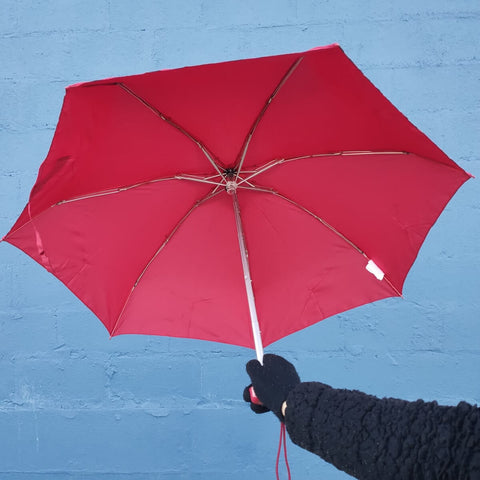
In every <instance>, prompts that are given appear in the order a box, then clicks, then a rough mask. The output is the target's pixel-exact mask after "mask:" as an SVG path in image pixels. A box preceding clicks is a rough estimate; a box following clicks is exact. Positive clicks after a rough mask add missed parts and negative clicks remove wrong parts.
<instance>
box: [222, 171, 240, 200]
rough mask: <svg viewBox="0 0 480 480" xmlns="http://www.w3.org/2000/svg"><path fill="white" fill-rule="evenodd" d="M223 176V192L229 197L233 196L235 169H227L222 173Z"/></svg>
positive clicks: (235, 187) (235, 185) (234, 190)
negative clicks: (224, 181)
mask: <svg viewBox="0 0 480 480" xmlns="http://www.w3.org/2000/svg"><path fill="white" fill-rule="evenodd" d="M224 175H225V180H226V183H225V190H226V191H227V193H228V194H229V195H233V194H234V193H235V192H236V191H237V186H238V184H237V182H236V180H237V170H236V169H235V168H227V169H225V172H224Z"/></svg>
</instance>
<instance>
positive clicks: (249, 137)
mask: <svg viewBox="0 0 480 480" xmlns="http://www.w3.org/2000/svg"><path fill="white" fill-rule="evenodd" d="M302 60H303V57H300V58H297V60H296V61H295V62H294V63H293V64H292V65H291V66H290V68H289V69H288V70H287V72H286V73H285V75H284V76H283V77H282V78H281V80H280V82H279V83H278V85H277V86H276V87H275V90H274V91H273V92H272V94H271V95H270V97H268V100H267V101H266V102H265V105H264V106H263V108H262V110H260V113H259V114H258V115H257V118H256V119H255V122H254V123H253V125H252V127H251V128H250V131H249V132H248V135H247V137H246V138H245V141H244V145H243V147H242V151H241V155H240V161H239V163H238V167H237V173H236V176H235V181H237V179H238V176H239V174H240V171H241V169H242V166H243V162H244V160H245V156H246V155H247V150H248V147H249V145H250V141H251V140H252V137H253V134H254V133H255V130H256V129H257V127H258V124H259V123H260V121H261V120H262V118H263V116H264V115H265V112H266V111H267V109H268V107H269V106H270V103H272V101H273V99H274V98H275V97H276V96H277V94H278V92H279V91H280V89H281V88H282V87H283V86H284V85H285V82H286V81H287V80H288V79H289V78H290V76H291V75H292V73H293V72H294V71H295V70H296V68H297V67H298V65H299V64H300V62H301V61H302Z"/></svg>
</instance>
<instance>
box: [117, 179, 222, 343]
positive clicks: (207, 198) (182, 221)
mask: <svg viewBox="0 0 480 480" xmlns="http://www.w3.org/2000/svg"><path fill="white" fill-rule="evenodd" d="M217 188H218V187H216V188H215V189H214V190H213V191H211V192H210V193H209V194H208V195H206V196H205V197H203V198H201V199H200V200H198V201H196V202H195V204H194V205H193V206H192V207H191V208H190V210H188V212H187V213H186V214H185V215H184V216H183V217H182V218H181V219H180V220H179V221H178V222H177V224H176V225H175V226H174V227H173V229H172V231H171V232H170V233H169V234H168V236H167V237H166V238H165V240H164V241H163V243H162V244H161V245H160V247H159V248H158V250H157V251H156V252H155V253H154V255H153V256H152V258H151V259H150V260H149V261H148V263H147V264H146V266H145V268H144V269H143V270H142V272H141V273H140V275H139V276H138V278H137V279H136V280H135V283H134V284H133V287H132V288H131V290H130V292H129V294H128V296H127V299H126V300H125V303H124V304H123V307H122V310H121V311H120V314H119V315H118V317H117V320H116V322H115V325H114V326H113V329H112V331H111V333H110V336H111V337H113V336H114V335H115V331H116V330H117V328H118V326H119V323H120V319H121V317H122V315H123V313H124V311H125V309H126V308H127V305H128V302H129V301H130V298H131V297H132V295H133V292H134V290H135V288H136V287H137V286H138V284H139V283H140V281H141V280H142V278H143V276H144V275H145V273H146V271H147V270H148V268H149V267H150V265H151V264H152V263H153V262H154V261H155V259H156V258H157V257H158V255H159V254H160V253H161V252H162V250H163V249H164V248H165V246H166V245H167V244H168V242H169V241H170V240H171V239H172V237H173V236H174V235H175V233H176V232H177V231H178V229H179V228H180V227H181V226H182V224H183V223H184V222H185V221H186V220H187V218H188V217H189V216H190V215H191V214H192V213H193V212H194V211H195V209H197V208H198V207H199V206H200V205H202V204H203V203H205V202H206V201H207V200H210V199H211V198H213V197H215V196H216V195H218V194H219V193H222V192H223V190H217Z"/></svg>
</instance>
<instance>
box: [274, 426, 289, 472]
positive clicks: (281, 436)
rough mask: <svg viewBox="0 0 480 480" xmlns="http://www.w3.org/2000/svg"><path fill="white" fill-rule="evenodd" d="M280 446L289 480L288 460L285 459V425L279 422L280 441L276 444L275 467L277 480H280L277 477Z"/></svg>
mask: <svg viewBox="0 0 480 480" xmlns="http://www.w3.org/2000/svg"><path fill="white" fill-rule="evenodd" d="M282 445H283V453H284V456H285V466H286V467H287V472H288V480H291V478H292V477H291V475H290V465H288V458H287V434H286V428H285V424H284V423H283V422H280V441H279V442H278V452H277V463H276V465H275V473H276V474H277V480H280V477H279V475H278V464H279V463H280V451H281V450H282Z"/></svg>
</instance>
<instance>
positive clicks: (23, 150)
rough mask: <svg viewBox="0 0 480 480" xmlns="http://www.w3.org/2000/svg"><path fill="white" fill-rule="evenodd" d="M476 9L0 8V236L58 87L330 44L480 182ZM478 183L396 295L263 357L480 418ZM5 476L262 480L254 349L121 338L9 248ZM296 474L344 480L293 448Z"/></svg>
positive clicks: (343, 1)
mask: <svg viewBox="0 0 480 480" xmlns="http://www.w3.org/2000/svg"><path fill="white" fill-rule="evenodd" d="M479 31H480V4H479V2H478V1H476V0H456V1H455V2H451V1H448V0H406V1H404V2H394V1H382V0H368V1H365V2H359V1H355V0H337V1H333V0H320V1H316V0H277V1H274V0H262V1H258V0H245V1H243V2H238V1H233V0H225V1H220V0H198V1H196V0H157V1H154V0H144V1H138V2H133V1H127V0H43V1H41V0H2V2H1V9H0V234H1V235H3V234H5V233H6V232H7V231H8V229H9V228H10V226H11V225H12V223H13V222H14V220H15V219H16V217H17V216H18V214H19V213H20V211H21V210H22V208H23V206H24V205H25V203H26V201H27V198H28V194H29V191H30V188H31V186H32V184H33V183H34V180H35V178H36V173H37V169H38V167H39V165H40V163H41V161H42V160H43V158H44V156H45V155H46V152H47V150H48V147H49V145H50V141H51V138H52V135H53V132H54V128H55V125H56V121H57V118H58V113H59V111H60V107H61V103H62V98H63V94H64V87H65V86H66V85H68V84H71V83H75V82H79V81H85V80H93V79H97V78H102V77H107V76H109V77H111V76H116V75H126V74H133V73H140V72H143V71H151V70H156V69H160V68H174V67H179V66H184V65H192V64H199V63H205V62H216V61H222V60H230V59H237V58H246V57H250V56H262V55H270V54H277V53H285V52H293V51H299V50H303V49H308V48H311V47H314V46H317V45H323V44H329V43H333V42H338V43H340V44H341V45H342V47H343V48H344V50H345V51H346V53H347V54H348V55H349V56H350V57H351V58H352V59H353V60H354V61H355V62H356V63H357V65H358V66H359V67H360V68H361V69H362V70H363V71H364V72H365V74H366V75H367V76H368V77H369V78H370V79H371V80H372V81H373V82H374V83H375V84H376V85H377V86H378V87H379V88H380V89H381V90H382V91H383V92H384V93H385V95H386V96H387V97H388V98H389V99H390V100H391V101H392V102H393V103H394V104H395V105H396V106H397V107H398V108H400V110H402V111H403V112H404V113H405V114H406V115H407V116H408V117H409V118H410V120H411V121H413V123H415V124H416V125H417V126H418V127H419V128H420V129H422V130H423V131H424V132H425V133H427V134H428V135H429V136H430V137H431V138H432V139H433V140H434V141H435V142H436V143H437V144H438V145H439V146H440V147H441V148H442V149H443V150H445V151H446V152H447V153H448V154H449V155H450V156H451V157H452V158H453V159H455V160H456V161H457V162H459V163H460V165H461V166H463V167H464V168H465V169H466V170H467V171H469V172H471V173H473V174H474V175H476V176H477V177H478V176H480V156H479V152H480V128H479V127H480V57H479V55H480V35H479ZM479 239H480V187H479V182H478V180H472V181H470V182H468V183H467V184H466V185H465V186H464V187H463V188H462V189H461V190H460V192H459V193H458V194H457V195H456V196H455V198H454V199H453V201H452V202H451V203H450V204H449V206H448V207H447V209H446V210H445V212H444V213H443V215H442V216H441V218H440V219H439V221H438V222H437V224H436V225H435V227H434V228H433V229H432V231H431V233H430V235H429V237H428V239H427V242H426V244H425V245H424V247H423V248H422V251H421V253H420V255H419V258H418V260H417V262H416V263H415V265H414V267H413V269H412V271H411V273H410V275H409V277H408V279H407V282H406V285H405V291H404V294H405V298H404V299H389V300H385V301H382V302H378V303H376V304H373V305H367V306H365V307H361V308H358V309H356V310H354V311H350V312H347V313H344V314H342V315H338V316H336V317H334V318H330V319H327V320H325V321H324V322H321V323H320V324H318V325H315V326H313V327H311V328H309V329H308V330H307V331H303V332H298V333H296V334H294V335H292V336H290V337H289V338H287V339H283V340H281V341H279V342H278V343H277V344H275V345H273V346H272V347H271V348H270V349H269V351H273V352H277V353H280V354H282V355H284V356H286V357H287V358H289V359H290V360H292V361H294V362H295V364H296V365H297V368H298V370H299V372H300V374H301V376H302V378H304V379H305V380H322V381H324V382H326V383H330V384H332V385H334V386H338V387H347V388H358V389H362V390H364V391H367V392H369V393H373V394H377V395H380V396H396V397H401V398H406V399H416V398H420V397H421V398H425V399H437V400H438V401H440V402H443V403H448V404H454V403H456V402H458V401H459V400H467V401H471V402H480V368H479V361H480V305H479V303H480V300H479V299H480V278H479V274H480V254H479V249H478V243H479ZM0 268H1V270H0V478H1V479H5V480H40V479H41V480H47V479H48V480H50V479H51V480H64V479H79V480H80V479H81V480H94V479H95V480H96V479H99V480H103V479H108V480H113V479H115V480H127V479H128V480H153V479H162V480H163V479H175V480H183V479H193V480H200V479H226V480H230V479H231V480H237V479H238V480H239V479H244V478H250V479H264V478H272V477H273V469H274V460H275V454H276V447H277V440H278V425H277V422H276V420H275V418H273V416H271V415H270V416H269V415H264V416H255V415H252V414H251V413H250V411H249V410H248V408H247V407H246V406H245V405H244V403H243V402H242V401H241V392H242V389H243V386H244V384H245V383H246V381H247V378H246V375H245V373H244V364H245V362H246V361H247V360H248V359H250V358H251V357H253V352H251V351H247V350H245V349H241V348H237V347H233V346H224V345H218V344H213V343H209V342H199V341H192V340H182V339H169V338H156V337H136V336H130V337H118V338H114V339H112V340H109V338H108V335H107V333H106V331H105V330H104V328H103V326H102V325H101V324H100V322H99V321H98V320H97V319H96V318H95V317H94V316H93V315H92V314H91V313H90V312H89V311H88V310H87V309H86V308H84V307H83V305H82V304H80V303H79V302H78V301H77V300H76V299H75V298H74V297H73V295H72V294H70V293H69V292H68V291H67V290H66V289H65V288H64V287H63V286H62V285H60V284H59V282H58V281H57V280H56V279H55V278H53V277H52V276H50V275H49V274H47V273H46V272H45V271H44V270H43V269H42V268H41V267H40V266H39V265H37V264H35V263H34V262H32V261H31V260H30V259H29V258H27V257H26V256H25V255H23V254H21V253H20V252H19V251H17V250H16V249H14V248H13V247H11V246H10V245H8V244H4V243H2V244H1V245H0ZM289 447H290V461H291V465H292V471H293V475H294V478H296V479H307V478H312V477H314V476H315V478H325V479H344V478H348V477H347V476H346V475H344V474H343V473H341V472H338V471H336V470H335V469H334V468H333V467H331V466H329V465H327V464H325V463H323V462H322V461H321V460H320V459H319V458H317V457H314V456H313V455H311V454H309V453H307V452H304V451H302V450H300V449H298V448H297V447H295V446H292V445H290V446H289Z"/></svg>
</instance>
